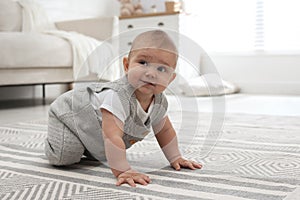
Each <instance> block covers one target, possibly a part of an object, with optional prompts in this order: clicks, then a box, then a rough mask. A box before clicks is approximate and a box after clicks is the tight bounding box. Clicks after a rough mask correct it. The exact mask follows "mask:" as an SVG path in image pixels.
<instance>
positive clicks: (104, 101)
mask: <svg viewBox="0 0 300 200" xmlns="http://www.w3.org/2000/svg"><path fill="white" fill-rule="evenodd" d="M91 104H92V105H93V107H94V109H95V110H100V109H101V108H103V109H106V110H108V111H109V112H111V113H112V114H113V115H114V116H116V117H117V118H118V119H119V120H121V121H122V122H123V123H124V122H125V120H126V118H127V116H126V114H125V112H124V108H123V105H122V103H121V101H120V98H119V95H118V93H117V92H116V91H114V90H112V89H107V90H104V91H102V92H99V93H94V95H92V96H91ZM99 113H100V114H99V118H100V119H101V120H102V115H101V112H99Z"/></svg>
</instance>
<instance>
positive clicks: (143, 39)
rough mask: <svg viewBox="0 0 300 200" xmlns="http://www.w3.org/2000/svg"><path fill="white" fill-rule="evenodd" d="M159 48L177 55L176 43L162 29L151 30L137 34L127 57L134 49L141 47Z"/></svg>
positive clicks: (140, 48)
mask: <svg viewBox="0 0 300 200" xmlns="http://www.w3.org/2000/svg"><path fill="white" fill-rule="evenodd" d="M149 48H151V49H160V50H164V51H168V52H170V53H174V54H175V55H176V58H177V55H178V51H177V48H176V45H175V44H174V42H173V40H172V39H171V38H170V36H169V35H168V34H167V33H166V32H164V31H162V30H152V31H147V32H143V33H141V34H140V35H138V36H137V37H136V38H135V39H134V40H133V42H132V46H131V49H130V52H129V55H128V57H129V58H130V55H131V54H132V53H133V52H134V51H136V50H142V49H149Z"/></svg>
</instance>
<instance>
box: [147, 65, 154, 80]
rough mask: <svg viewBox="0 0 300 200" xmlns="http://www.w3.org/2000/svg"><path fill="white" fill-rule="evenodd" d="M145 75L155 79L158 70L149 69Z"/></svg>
mask: <svg viewBox="0 0 300 200" xmlns="http://www.w3.org/2000/svg"><path fill="white" fill-rule="evenodd" d="M145 75H146V76H147V77H149V78H155V77H156V70H155V68H154V67H149V68H148V69H147V71H146V73H145Z"/></svg>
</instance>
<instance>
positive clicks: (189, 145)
mask: <svg viewBox="0 0 300 200" xmlns="http://www.w3.org/2000/svg"><path fill="white" fill-rule="evenodd" d="M178 117H179V114H178V113H176V112H174V113H171V119H172V121H173V122H174V127H179V126H181V128H180V133H179V139H180V140H181V139H182V140H183V142H180V144H181V145H182V146H183V148H182V149H181V150H182V152H183V154H184V155H185V156H186V157H188V158H191V159H195V160H198V161H199V162H202V163H203V165H204V167H203V169H201V170H196V171H191V170H186V169H183V170H181V171H174V170H173V169H172V168H171V167H169V166H168V165H164V162H163V161H162V162H161V164H160V165H159V164H155V159H154V160H152V161H151V162H152V164H153V166H154V167H153V166H151V162H149V163H150V164H149V163H147V164H145V163H144V165H143V166H137V167H141V168H143V167H144V169H145V168H146V167H149V169H148V170H146V171H147V174H148V175H149V176H150V178H151V180H152V182H151V184H149V185H148V186H137V187H136V188H131V187H129V186H127V185H123V186H120V187H117V186H115V182H116V179H115V178H114V176H113V175H112V173H111V172H110V169H109V168H108V167H107V165H106V164H105V163H100V162H96V161H90V160H86V159H82V161H81V162H80V163H78V164H75V165H72V166H68V167H53V166H50V165H49V164H48V163H47V160H46V158H45V156H44V153H43V140H44V138H45V136H46V131H47V126H46V122H45V121H34V122H22V123H16V124H12V125H5V126H1V127H0V199H1V200H6V199H22V200H23V199H38V200H40V199H85V200H86V199H120V200H124V199H145V200H146V199H189V200H190V199H226V200H227V199H233V200H234V199H260V200H277V199H278V200H279V199H289V200H290V199H299V196H297V194H299V187H300V117H283V116H266V115H265V116H264V115H246V114H229V115H227V116H226V118H225V121H224V126H223V129H222V134H221V135H220V137H219V139H218V141H217V143H216V145H215V146H214V148H213V150H212V151H211V152H210V153H209V154H208V155H206V156H204V157H201V156H199V155H200V154H201V152H200V151H201V149H202V145H203V142H204V141H205V138H206V135H205V128H202V129H199V130H198V129H197V134H195V135H193V137H192V138H188V137H186V135H188V133H189V132H190V131H193V130H191V128H190V126H189V125H188V124H181V125H180V124H179V122H178ZM185 117H187V118H188V119H191V121H192V119H194V118H195V113H186V114H185ZM208 119H209V114H207V113H201V114H199V118H198V121H200V122H201V123H200V125H199V126H200V127H201V125H203V124H207V123H208ZM185 121H186V120H185ZM188 121H189V120H188ZM194 132H195V131H194ZM152 139H153V138H152ZM152 139H151V138H150V139H147V140H145V141H143V142H140V143H137V145H135V146H134V147H133V148H134V149H131V150H130V151H129V158H131V159H132V161H133V162H135V161H136V160H139V159H141V158H145V157H146V158H147V151H149V152H152V153H153V152H155V150H153V149H152V148H153V146H155V145H154V141H153V140H152ZM191 139H192V141H191ZM150 157H151V156H150ZM134 158H136V160H134ZM149 160H151V159H149ZM156 160H157V161H158V159H156ZM297 191H298V192H297ZM295 192H296V193H295Z"/></svg>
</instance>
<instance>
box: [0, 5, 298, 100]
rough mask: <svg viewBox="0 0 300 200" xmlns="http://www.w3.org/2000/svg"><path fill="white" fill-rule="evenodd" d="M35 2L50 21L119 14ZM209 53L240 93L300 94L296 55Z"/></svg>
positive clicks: (33, 91) (14, 94) (0, 93)
mask: <svg viewBox="0 0 300 200" xmlns="http://www.w3.org/2000/svg"><path fill="white" fill-rule="evenodd" d="M38 1H39V2H40V3H41V5H42V6H43V7H44V8H45V10H46V12H47V14H48V15H49V18H50V19H51V20H53V21H64V20H69V19H79V18H90V17H97V16H112V15H118V13H119V3H118V0H64V1H61V0H51V1H50V0H38ZM144 1H146V0H144ZM152 1H153V2H156V1H158V0H152ZM148 4H150V3H149V2H148ZM210 56H211V58H212V59H213V61H214V62H215V64H216V66H217V69H218V71H219V72H220V74H221V76H222V77H223V78H224V79H225V80H228V81H232V82H234V83H236V84H237V85H238V86H240V87H241V89H242V90H241V91H242V92H244V93H261V94H262V93H263V94H294V95H296V94H297V95H300V54H298V55H241V54H238V55H234V54H231V55H220V54H213V55H210ZM64 89H65V86H62V87H57V85H47V86H46V95H47V97H51V98H55V97H56V96H58V95H59V94H60V93H61V92H62V91H64ZM39 97H41V86H26V87H7V88H6V87H0V100H1V99H16V98H18V99H19V98H39Z"/></svg>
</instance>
